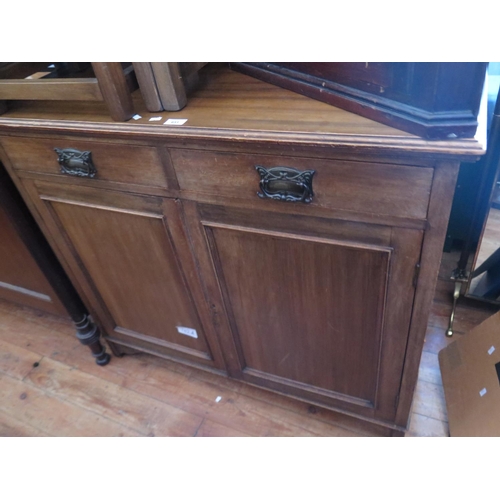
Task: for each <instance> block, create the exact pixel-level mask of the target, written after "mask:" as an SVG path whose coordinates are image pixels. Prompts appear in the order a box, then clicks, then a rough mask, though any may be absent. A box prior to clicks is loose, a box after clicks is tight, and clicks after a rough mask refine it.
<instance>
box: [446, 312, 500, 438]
mask: <svg viewBox="0 0 500 500" xmlns="http://www.w3.org/2000/svg"><path fill="white" fill-rule="evenodd" d="M439 365H440V367H441V375H442V378H443V388H444V393H445V398H446V407H447V410H448V422H449V426H450V436H500V313H497V314H494V315H493V316H491V317H490V318H488V319H487V320H486V321H484V322H483V323H481V324H480V325H479V326H477V327H476V328H474V329H473V330H471V331H470V332H469V333H467V334H466V335H464V336H462V337H460V338H459V339H458V340H455V341H454V342H452V343H451V344H450V345H448V346H447V347H445V348H444V349H443V350H441V351H440V352H439Z"/></svg>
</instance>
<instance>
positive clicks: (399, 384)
mask: <svg viewBox="0 0 500 500" xmlns="http://www.w3.org/2000/svg"><path fill="white" fill-rule="evenodd" d="M201 76H202V84H201V86H200V89H199V90H198V91H197V92H196V93H195V94H194V95H193V97H192V98H191V100H190V101H189V103H188V105H187V107H186V108H185V109H184V110H182V111H181V112H179V113H167V112H162V113H157V115H158V116H160V115H161V116H162V120H161V121H160V122H156V121H151V122H150V121H149V118H151V117H154V116H155V115H154V114H151V113H148V112H147V111H145V108H144V105H143V104H142V103H141V102H140V97H139V96H138V95H137V94H135V95H134V99H135V100H136V102H135V106H136V109H138V110H140V111H139V114H140V115H141V116H142V118H140V119H139V120H137V121H136V122H132V123H126V124H118V123H111V122H110V121H109V119H108V118H107V117H106V113H105V109H103V108H102V105H99V104H97V103H92V104H81V103H74V104H72V105H69V104H68V105H66V107H61V105H59V106H58V107H56V106H54V105H50V104H42V103H22V104H19V105H18V106H17V107H16V108H13V109H11V110H10V111H9V112H8V113H7V114H6V115H4V116H3V117H2V118H0V144H1V151H0V154H1V159H2V161H3V163H4V164H5V165H6V166H7V168H8V170H9V172H10V174H11V176H12V178H13V179H14V181H15V182H16V183H17V185H18V187H19V189H20V191H21V192H22V194H23V196H24V197H25V199H26V202H27V203H28V205H29V206H30V208H31V210H32V212H33V214H34V215H35V217H36V218H37V220H38V222H39V224H40V226H41V227H42V229H43V231H44V232H45V234H46V236H47V238H48V240H49V242H50V243H51V245H52V246H53V248H54V250H55V251H56V253H57V255H58V257H59V258H60V260H61V262H62V264H63V266H64V267H65V269H66V271H67V273H68V275H69V276H70V278H71V279H72V281H73V283H74V285H75V287H76V288H77V290H78V291H79V293H80V294H81V297H82V298H83V300H84V302H85V303H86V305H87V307H88V308H89V309H90V311H91V313H92V315H93V317H94V319H95V320H96V322H97V323H98V324H99V326H100V327H101V330H102V332H103V335H104V336H105V338H106V340H107V341H108V343H109V344H110V346H111V347H112V349H113V351H114V353H115V354H122V353H124V352H129V351H130V350H131V349H132V350H135V351H143V352H148V353H152V354H156V355H159V356H163V357H166V358H169V359H174V360H177V361H179V362H182V363H187V364H190V365H195V366H198V367H200V368H202V369H207V370H211V371H214V372H217V373H220V374H221V375H228V376H230V377H234V378H238V379H241V380H243V381H246V382H248V383H251V384H255V385H258V386H260V387H264V388H267V389H269V390H272V391H277V392H280V393H285V394H288V395H290V396H292V397H296V398H299V399H301V400H303V401H307V402H310V403H311V404H315V405H320V406H324V407H327V408H331V409H334V410H336V411H340V412H344V413H347V414H350V415H354V416H357V417H359V418H361V419H365V420H368V421H372V422H375V423H378V424H380V425H382V426H385V427H386V428H387V429H388V430H389V432H391V433H393V434H394V435H401V434H403V433H404V431H405V429H406V426H407V421H408V415H409V412H410V407H411V401H412V395H413V391H414V388H415V383H416V380H417V372H418V366H419V360H420V354H421V350H422V346H423V342H424V336H425V331H426V326H427V318H428V314H429V310H430V306H431V301H432V297H433V292H434V287H435V283H436V279H437V272H438V268H439V263H440V257H441V251H442V246H443V241H444V237H445V231H446V224H447V221H448V216H449V211H450V207H451V201H452V197H453V191H454V185H455V181H456V176H457V172H458V167H459V164H460V161H463V160H467V161H474V160H476V159H478V157H479V156H480V155H482V154H483V153H484V144H482V143H481V141H480V140H478V139H462V140H455V141H434V142H430V141H426V140H424V139H421V138H419V137H416V136H414V135H411V134H408V133H405V132H402V131H399V130H395V129H393V128H390V127H388V126H385V125H382V124H379V123H375V122H373V121H370V120H368V119H365V118H363V117H360V116H357V115H354V114H351V113H349V112H347V111H343V110H340V109H338V108H335V107H333V106H329V105H328V104H324V103H321V102H317V101H314V100H311V99H308V98H306V97H303V96H300V95H298V94H295V93H292V92H290V91H287V90H284V89H280V88H278V87H274V86H272V85H269V84H267V83H264V82H260V81H258V80H255V79H253V78H251V77H248V76H245V75H242V74H239V73H236V72H231V71H230V70H229V69H227V68H225V67H214V68H206V70H204V71H203V72H202V75H201ZM100 106H101V107H100ZM141 106H142V107H141ZM167 118H179V119H187V122H185V123H184V125H181V126H175V125H174V126H170V125H164V122H165V121H166V120H167ZM84 152H90V153H91V154H90V155H88V154H83V155H82V154H81V153H84Z"/></svg>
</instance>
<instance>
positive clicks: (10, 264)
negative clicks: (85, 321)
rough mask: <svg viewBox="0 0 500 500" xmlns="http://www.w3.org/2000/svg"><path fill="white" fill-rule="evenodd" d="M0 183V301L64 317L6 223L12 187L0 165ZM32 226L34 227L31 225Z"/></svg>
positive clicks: (27, 252) (25, 251) (18, 237)
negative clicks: (9, 194)
mask: <svg viewBox="0 0 500 500" xmlns="http://www.w3.org/2000/svg"><path fill="white" fill-rule="evenodd" d="M0 183H1V184H0V193H1V195H0V298H2V299H5V300H9V301H12V302H16V303H18V304H22V305H25V306H28V307H34V308H35V309H40V310H42V311H45V312H48V313H51V314H55V315H58V316H67V312H66V310H65V309H64V307H63V305H62V304H61V302H60V301H59V299H58V298H57V295H56V294H55V292H54V290H53V289H52V287H51V286H50V284H49V282H48V281H47V278H46V277H45V276H44V274H43V272H42V271H41V270H40V268H39V267H38V265H37V263H36V261H35V260H34V259H33V257H32V255H31V253H30V251H29V249H28V248H27V247H26V245H25V243H24V241H23V240H22V238H21V236H19V234H18V232H17V231H16V228H15V226H14V225H13V223H12V222H11V220H10V219H9V215H8V213H7V208H8V207H7V196H6V194H5V190H9V192H11V193H12V192H14V191H15V186H14V185H13V183H12V181H11V180H10V178H9V177H8V175H7V172H5V169H4V168H3V166H2V165H1V164H0ZM11 196H14V197H15V199H16V202H17V203H22V204H24V202H23V201H22V198H21V197H20V196H19V195H18V194H17V193H14V194H12V195H11ZM33 224H35V225H36V223H35V222H34V221H33ZM37 229H38V228H37Z"/></svg>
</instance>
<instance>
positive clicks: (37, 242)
mask: <svg viewBox="0 0 500 500" xmlns="http://www.w3.org/2000/svg"><path fill="white" fill-rule="evenodd" d="M0 206H2V207H3V208H4V209H5V212H6V213H7V216H8V217H9V219H10V221H11V222H12V224H13V225H14V227H15V228H16V231H17V233H18V234H19V236H20V238H21V239H22V240H23V242H24V244H25V245H26V248H27V249H28V251H29V252H30V254H31V255H32V256H33V258H34V259H35V261H36V263H37V264H38V267H39V268H40V270H41V271H42V273H43V274H44V275H45V277H46V278H47V281H48V282H49V283H50V285H51V286H52V288H53V290H54V292H55V294H56V295H57V297H58V298H59V300H60V301H61V303H62V304H63V306H64V307H65V309H66V311H67V312H68V314H69V316H70V317H71V320H72V321H73V323H74V324H75V327H76V337H77V339H78V340H79V341H80V342H81V343H82V344H83V345H87V346H89V348H90V350H91V352H92V356H94V358H95V361H96V363H97V364H98V365H101V366H104V365H107V364H108V363H109V361H110V359H111V357H110V355H109V354H107V353H106V350H105V348H104V346H103V345H102V344H101V342H100V331H99V328H98V327H97V325H96V324H95V323H94V322H93V321H92V319H91V318H90V316H89V313H88V310H87V308H86V307H85V305H84V303H83V301H82V299H81V298H80V296H79V295H78V293H77V292H76V290H75V288H74V287H73V285H72V283H71V281H70V280H69V278H68V277H67V275H66V273H65V272H64V269H63V268H62V266H61V264H60V263H59V261H58V260H57V257H56V256H55V254H54V252H53V251H52V249H51V248H50V247H49V244H48V243H47V241H46V240H45V237H44V236H43V234H42V232H41V230H40V228H39V227H38V225H37V224H36V222H35V220H34V218H33V216H32V215H31V213H30V212H29V210H28V208H27V207H26V205H25V204H24V201H23V200H22V198H21V196H20V195H19V193H18V191H17V190H16V188H15V186H14V183H13V182H12V180H11V179H10V177H9V176H8V174H7V171H6V170H5V169H4V168H3V166H2V165H1V164H0Z"/></svg>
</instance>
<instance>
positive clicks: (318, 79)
mask: <svg viewBox="0 0 500 500" xmlns="http://www.w3.org/2000/svg"><path fill="white" fill-rule="evenodd" d="M231 65H232V67H233V68H235V69H237V70H238V71H242V72H244V73H246V74H247V75H251V76H255V77H257V78H261V79H262V80H264V81H267V82H270V83H274V84H275V85H280V86H282V87H284V88H287V89H290V90H293V91H295V92H299V93H301V94H303V95H306V96H309V97H312V98H314V99H319V100H320V101H324V102H327V103H329V104H333V105H334V106H338V107H340V108H343V109H346V110H348V111H352V112H354V113H358V114H360V115H362V116H366V117H367V118H370V119H372V120H376V121H378V122H381V123H385V124H386V125H390V126H392V127H396V128H398V129H401V130H406V131H407V132H411V133H412V134H417V135H420V136H422V137H426V138H428V139H453V138H457V137H473V136H474V134H475V132H476V128H477V124H478V122H477V116H478V113H479V104H480V101H481V94H482V90H483V83H484V79H485V72H486V67H487V63H485V62H474V63H463V62H459V63H457V62H453V63H449V62H448V63H445V62H432V63H423V62H399V63H389V62H379V63H377V62H370V63H363V62H358V63H348V62H341V63H338V62H333V63H325V62H323V63H312V62H311V63H309V62H308V63H303V62H302V63H296V62H285V63H231Z"/></svg>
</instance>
